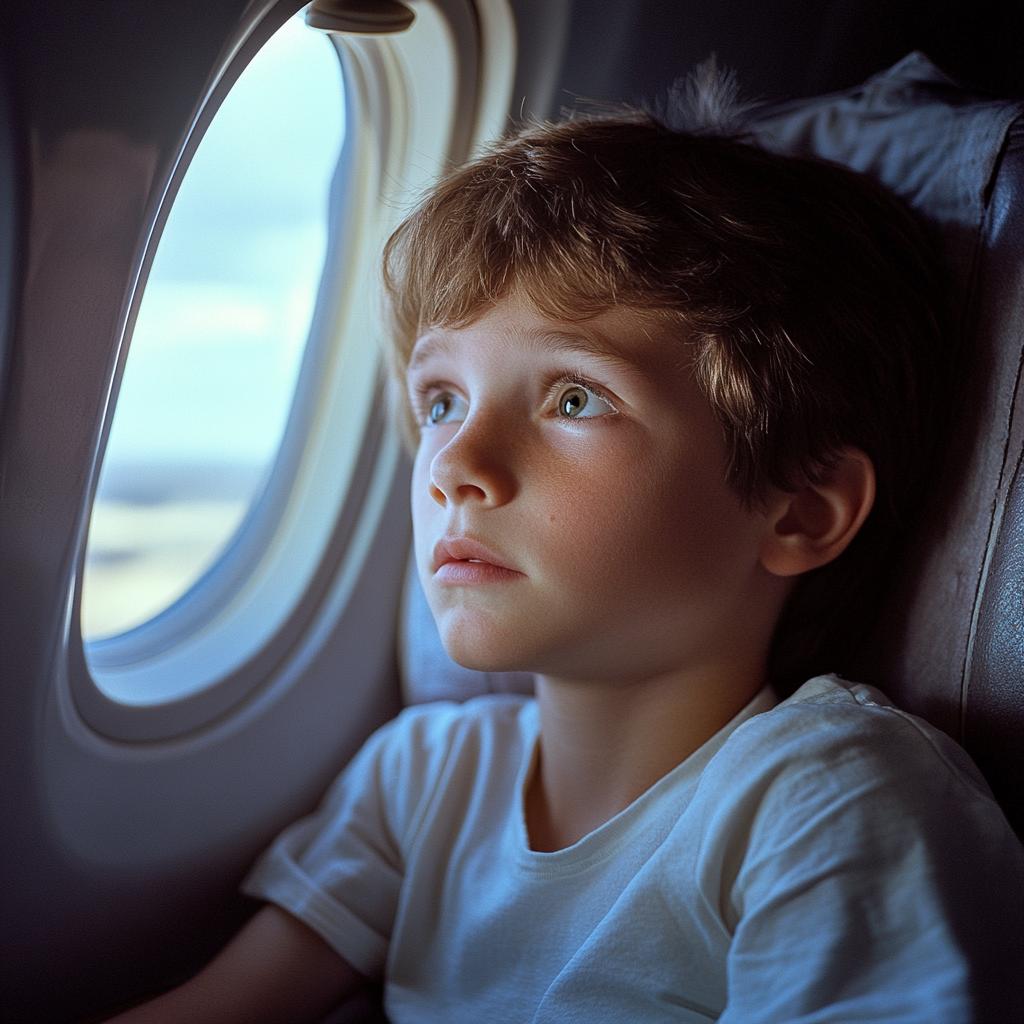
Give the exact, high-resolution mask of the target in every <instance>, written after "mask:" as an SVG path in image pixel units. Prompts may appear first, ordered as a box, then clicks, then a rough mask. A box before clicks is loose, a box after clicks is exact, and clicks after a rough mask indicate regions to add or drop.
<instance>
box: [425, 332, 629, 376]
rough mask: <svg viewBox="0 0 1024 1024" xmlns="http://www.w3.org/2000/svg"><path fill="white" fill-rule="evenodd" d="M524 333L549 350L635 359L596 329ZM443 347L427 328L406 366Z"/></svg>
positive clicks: (441, 336)
mask: <svg viewBox="0 0 1024 1024" xmlns="http://www.w3.org/2000/svg"><path fill="white" fill-rule="evenodd" d="M527 337H528V338H529V339H530V340H531V341H533V342H535V343H537V344H538V346H539V347H541V348H544V349H547V350H549V351H551V350H553V351H555V352H564V353H567V354H569V353H586V354H587V355H596V356H602V357H604V358H608V359H613V360H615V361H616V362H620V363H627V364H630V365H633V366H636V363H635V362H634V361H633V360H632V359H630V358H629V355H628V354H627V353H626V352H624V351H623V349H622V348H621V347H620V346H618V345H616V344H615V343H614V342H613V341H612V340H611V339H610V338H607V337H605V336H604V335H603V334H602V333H601V332H598V331H593V332H591V331H582V330H580V331H572V330H559V329H557V328H553V329H551V328H535V329H532V330H530V331H529V332H527ZM446 348H448V338H447V337H446V336H445V334H444V333H441V332H428V333H427V334H424V335H422V336H421V337H420V338H419V339H418V340H417V342H416V344H415V345H414V346H413V350H412V354H411V355H410V357H409V364H408V369H409V370H414V369H415V368H416V367H417V366H418V365H419V364H420V363H423V362H426V361H427V360H429V359H430V358H431V357H432V356H434V355H437V354H439V353H443V352H444V350H445V349H446Z"/></svg>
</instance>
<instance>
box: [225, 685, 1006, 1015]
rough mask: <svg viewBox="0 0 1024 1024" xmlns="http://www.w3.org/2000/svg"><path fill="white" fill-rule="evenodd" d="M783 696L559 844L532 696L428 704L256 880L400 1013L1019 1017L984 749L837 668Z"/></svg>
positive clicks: (370, 756)
mask: <svg viewBox="0 0 1024 1024" xmlns="http://www.w3.org/2000/svg"><path fill="white" fill-rule="evenodd" d="M774 704H775V698H774V697H773V696H772V694H771V692H770V691H769V690H767V689H766V690H764V691H762V692H761V693H760V694H759V695H758V696H757V697H756V698H755V699H754V700H753V701H752V702H751V704H750V705H748V706H747V707H746V708H745V709H744V710H743V711H742V712H741V713H740V714H739V715H737V716H736V718H735V719H733V721H732V722H730V723H729V724H728V725H727V726H726V727H725V728H724V729H722V730H721V731H720V732H719V733H717V734H716V735H715V736H714V737H712V738H711V739H710V740H708V742H707V743H705V744H704V745H703V746H702V747H701V748H700V749H699V750H697V751H696V752H695V753H694V754H692V755H691V756H690V757H688V758H687V759H686V760H685V761H684V762H683V763H682V764H680V765H679V766H678V767H677V768H675V769H674V770H673V771H671V772H670V773H669V774H668V775H666V776H665V777H664V778H662V779H661V780H660V781H659V782H657V783H656V784H655V785H654V786H652V787H651V788H650V789H649V790H648V791H647V792H646V793H644V794H643V796H641V797H640V798H639V799H638V800H636V801H635V802H634V803H633V804H631V805H630V806H629V807H628V808H626V810H624V811H623V812H622V813H621V814H619V815H617V816H616V817H615V818H613V819H612V820H611V821H609V822H607V823H606V824H604V825H602V826H601V827H600V828H598V829H596V830H595V831H594V832H591V833H590V834H589V835H587V836H585V837H584V838H583V839H581V840H580V841H579V842H578V843H576V844H575V845H574V846H572V847H569V848H568V849H564V850H559V851H557V852H554V853H539V852H536V851H533V850H531V849H529V846H528V840H527V834H526V828H525V824H524V816H523V801H522V794H523V789H524V785H525V783H526V781H527V779H528V776H529V772H530V770H531V767H532V764H533V761H534V752H535V749H536V740H537V734H538V716H537V709H536V705H535V703H534V702H533V701H532V700H531V699H529V698H523V697H513V696H490V697H481V698H477V699H475V700H472V701H469V702H467V703H466V704H462V705H455V704H447V703H443V704H434V705H427V706H421V707H414V708H409V709H407V710H406V711H404V712H403V713H402V714H401V715H399V717H398V718H397V719H396V720H395V721H393V722H391V723H390V724H388V725H387V726H385V727H384V728H383V729H381V730H380V731H379V732H377V733H376V734H375V735H374V736H372V737H371V738H370V739H369V740H368V741H367V743H366V745H365V746H364V747H363V749H362V751H361V752H360V753H359V754H358V755H357V757H356V758H355V759H354V760H353V762H352V763H351V765H349V767H348V768H347V769H346V770H345V771H344V772H343V773H342V775H341V776H340V777H339V779H338V780H337V782H336V783H335V784H334V786H333V787H332V788H331V790H330V791H329V792H328V794H327V796H326V798H325V799H324V802H323V804H322V806H321V807H320V809H319V810H318V811H317V812H316V813H315V814H313V815H311V816H310V817H308V818H305V819H303V820H301V821H299V822H297V823H296V824H295V825H293V826H291V828H289V829H287V830H286V831H285V832H284V833H282V835H281V836H280V837H279V838H278V840H277V841H276V842H275V844H274V845H273V846H272V847H271V848H270V850H268V852H267V853H266V854H265V855H264V856H263V858H262V859H261V860H260V861H259V863H258V864H257V865H256V867H255V868H254V869H253V871H252V873H251V874H250V876H249V878H248V879H247V880H246V883H245V890H246V891H247V892H249V893H250V894H252V895H256V896H260V897H262V898H264V899H268V900H271V901H272V902H274V903H277V904H279V905H280V906H282V907H284V908H285V909H286V910H288V911H290V912H291V913H292V914H294V915H295V916H296V917H298V918H300V919H301V920H303V921H304V922H306V923H307V924H308V925H309V926H310V927H312V928H313V929H314V930H315V931H317V932H318V933H319V934H320V935H322V936H323V937H324V939H326V941H327V942H328V943H330V945H331V946H332V947H333V948H334V949H335V950H337V952H338V953H340V954H341V955H342V956H343V957H344V958H345V959H346V960H348V961H349V962H350V963H351V964H352V965H353V966H354V967H356V968H357V969H358V970H359V971H361V972H363V973H364V974H366V975H368V976H370V977H373V978H378V979H383V980H384V982H385V1008H386V1011H387V1014H388V1016H389V1018H390V1019H391V1020H392V1021H393V1022H395V1024H405V1022H422V1021H439V1022H441V1021H443V1022H446V1024H447V1022H453V1024H454V1022H462V1021H465V1022H467V1024H470V1022H471V1024H482V1022H488V1024H490V1022H504V1021H508V1022H530V1021H533V1022H537V1024H539V1022H542V1021H543V1022H559V1024H566V1022H575V1021H579V1022H581V1024H582V1022H587V1024H597V1022H606V1021H623V1022H636V1021H644V1022H647V1021H707V1020H715V1019H719V1020H721V1021H723V1022H730V1024H756V1022H762V1021H763V1022H768V1021H771V1022H779V1021H786V1022H797V1021H799V1022H801V1024H811V1022H815V1024H817V1022H839V1021H845V1022H858V1024H864V1022H867V1021H921V1022H922V1024H940V1022H946V1021H951V1022H952V1021H957V1022H960V1021H970V1020H974V1019H980V1020H989V1019H992V1020H1000V1021H1001V1020H1003V1019H1004V1017H1002V1016H1000V1017H991V1018H990V1017H988V1016H984V1015H981V1013H980V1011H978V1010H977V1006H979V1005H982V1006H988V1007H992V1006H999V1007H1001V1009H1000V1010H999V1011H998V1012H999V1013H1009V1012H1012V1013H1014V1014H1016V1012H1017V1011H1016V1010H1012V1011H1010V1010H1007V1007H1008V1006H1010V1004H1011V1003H1012V1000H1013V998H1015V997H1014V996H1013V995H1012V994H1010V995H1006V994H1005V992H1004V993H1000V992H993V991H989V990H990V989H992V986H993V984H995V985H996V987H997V988H998V987H999V984H1000V983H1001V984H1002V988H1003V989H1004V990H1005V989H1012V988H1013V987H1014V986H1016V985H1017V984H1018V982H1017V981H1016V980H1014V981H1012V982H1010V983H1009V984H1008V983H1007V978H1008V977H1009V978H1017V979H1021V980H1022V982H1024V970H1021V971H1020V973H1019V974H1018V973H1016V971H1017V968H1018V967H1021V968H1024V951H1022V948H1021V946H1022V941H1024V940H1022V923H1021V919H1022V917H1024V851H1022V848H1021V846H1020V844H1019V842H1018V841H1017V839H1016V837H1015V836H1014V835H1013V833H1012V832H1011V831H1010V829H1009V826H1008V825H1007V823H1006V820H1005V818H1004V817H1003V815H1002V813H1001V812H1000V811H999V809H998V807H997V806H996V804H995V803H994V801H993V800H992V797H991V795H990V793H989V790H988V787H987V785H986V784H985V782H984V780H983V779H982V777H981V776H980V774H979V773H978V771H977V769H976V768H975V767H974V765H973V763H972V762H971V761H970V759H969V758H968V757H967V755H966V754H965V753H964V752H963V751H962V750H961V749H960V747H958V746H957V745H956V744H955V743H953V742H952V741H951V740H949V739H948V738H947V737H946V736H944V735H943V734H942V733H940V732H938V731H937V730H935V729H933V728H932V727H930V726H929V725H927V724H926V723H925V722H922V721H921V720H920V719H917V718H915V717H913V716H912V715H908V714H906V713H904V712H902V711H900V710H898V709H897V708H895V707H893V706H892V704H891V703H890V702H889V701H888V700H887V699H886V698H885V697H884V696H883V695H882V694H880V693H879V692H878V691H877V690H874V689H872V688H871V687H867V686H861V685H854V684H850V683H846V682H844V681H842V680H840V679H837V678H836V677H832V676H822V677H819V678H816V679H812V680H811V681H810V682H808V683H806V684H804V686H802V687H801V688H800V689H799V690H798V691H797V693H796V694H794V696H792V697H791V698H789V699H788V700H786V701H784V702H783V703H781V704H779V705H778V706H776V707H773V705H774ZM1008 971H1009V972H1014V973H1011V974H1009V975H1008V974H1007V972H1008ZM979 986H981V987H982V988H984V989H985V990H986V991H984V992H982V994H981V995H980V996H979V992H978V989H979ZM993 1000H995V1002H993ZM999 1000H1002V1002H999ZM1007 1000H1009V1002H1008V1001H1007ZM987 1012H996V1011H992V1010H989V1011H987ZM1005 1019H1006V1020H1009V1019H1011V1018H1010V1017H1005ZM1012 1019H1017V1017H1016V1016H1014V1017H1013V1018H1012Z"/></svg>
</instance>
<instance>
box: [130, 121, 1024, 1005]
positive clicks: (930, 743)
mask: <svg viewBox="0 0 1024 1024" xmlns="http://www.w3.org/2000/svg"><path fill="white" fill-rule="evenodd" d="M922 252H923V247H922V245H921V243H920V240H919V238H918V234H917V232H916V230H915V227H914V225H913V223H912V222H911V220H910V219H909V217H908V215H907V214H906V213H905V212H904V211H903V210H902V208H901V207H900V206H899V204H898V203H897V202H896V201H895V200H894V199H892V198H891V197H890V196H888V195H887V194H886V193H885V192H884V191H883V190H881V189H880V188H878V187H876V186H874V185H872V184H871V183H870V182H868V181H866V180H865V179H862V178H860V177H858V176H856V175H854V174H853V173H850V172H847V171H844V170H841V169H839V168H836V167H833V166H830V165H825V164H820V163H814V162H809V161H802V160H796V159H787V158H781V157H777V156H771V155H768V154H766V153H764V152H761V151H759V150H757V149H755V148H753V147H750V146H747V145H744V144H742V143H740V142H737V141H734V140H731V139H726V138H720V137H713V136H699V135H687V134H681V133H677V132H674V131H670V130H669V129H667V128H665V127H663V126H661V125H660V124H659V123H657V122H655V121H654V120H653V119H649V118H646V117H642V116H637V117H633V118H620V119H609V120H597V121H582V122H567V123H562V124H557V125H548V126H544V127H539V128H534V129H531V130H528V131H526V132H524V133H522V134H521V135H520V136H518V137H516V138H514V139H512V140H510V141H508V142H505V143H502V144H501V145H499V146H497V147H495V148H494V150H493V151H492V152H491V153H490V154H488V155H487V156H485V157H483V158H482V159H480V160H478V161H477V162H475V163H474V164H471V165H470V166H468V167H466V168H464V169H462V170H460V171H458V172H456V173H454V174H453V175H452V176H451V177H449V178H448V179H447V180H446V181H444V182H442V183H441V184H440V185H439V186H438V187H437V188H436V189H435V190H434V191H433V192H432V193H431V194H430V195H429V196H428V197H427V199H426V200H425V202H424V203H423V204H421V206H420V207H419V209H418V210H417V211H416V213H415V214H414V215H413V216H412V217H411V218H410V219H409V220H407V221H406V222H405V223H404V224H403V225H402V226H401V227H400V228H399V229H398V231H397V232H396V233H395V235H394V236H393V238H392V239H391V241H390V242H389V245H388V248H387V251H386V256H385V278H386V285H387V289H388V295H389V301H390V314H391V318H392V332H391V333H392V339H393V350H392V359H393V366H394V371H395V376H396V378H398V379H400V380H402V381H403V382H405V384H406V385H407V396H408V397H407V400H406V401H405V402H404V407H405V415H406V418H407V420H408V425H409V428H410V432H411V434H412V437H413V443H414V444H415V446H416V462H415V469H414V475H413V485H412V502H413V516H414V523H415V538H416V558H417V563H418V566H419V571H420V577H421V579H422V582H423V586H424V588H425V591H426V594H427V598H428V600H429V602H430V605H431V608H432V611H433V613H434V616H435V618H436V620H437V624H438V628H439V630H440V634H441V637H442V639H443V641H444V644H445V647H446V648H447V650H448V651H449V653H450V654H451V655H452V657H453V658H454V659H455V660H456V661H458V662H459V663H461V664H463V665H466V666H468V667H471V668H477V669H485V670H526V671H530V672H534V673H537V697H536V700H535V701H534V700H529V699H526V698H519V697H511V696H494V697H485V698H478V699H477V700H474V701H470V702H468V703H467V704H465V705H462V706H456V705H451V704H440V705H433V706H422V707H416V708H411V709H408V710H407V711H405V712H404V713H403V714H402V715H400V716H399V718H398V719H397V720H396V721H394V722H392V723H391V724H389V725H388V726H386V727H385V728H384V729H382V730H380V731H379V732H378V733H377V734H376V735H375V736H373V737H371V739H370V740H369V741H368V742H367V744H366V745H365V747H364V748H363V750H362V752H361V753H360V754H359V755H358V756H357V757H356V759H355V760H354V761H353V763H352V764H351V765H350V766H349V767H348V769H346V771H345V772H344V773H343V774H342V776H341V777H340V778H339V780H338V782H337V783H336V784H335V786H334V787H333V788H332V790H331V791H330V792H329V794H328V796H327V798H326V799H325V802H324V804H323V805H322V807H321V809H320V810H319V811H318V812H317V813H316V814H315V815H313V816H311V817H310V818H308V819H305V820H303V821H301V822H299V823H297V824H296V825H294V826H292V828H290V829H289V830H287V831H286V832H285V833H284V834H283V835H282V836H281V838H280V839H279V840H278V841H277V843H276V844H275V845H274V847H272V849H271V850H270V851H269V852H268V853H267V854H266V855H265V857H264V858H263V859H262V860H261V862H260V863H259V864H258V865H257V867H256V868H255V869H254V871H253V873H252V874H251V875H250V877H249V879H248V881H247V883H246V888H247V891H249V892H250V893H253V894H255V895H259V896H262V897H264V898H266V899H267V900H269V901H270V905H269V906H268V907H267V908H265V909H264V910H263V911H261V912H260V913H259V914H257V916H256V917H255V918H254V919H253V921H252V922H250V924H249V925H248V926H247V927H246V928H245V929H243V931H242V932H241V933H240V934H239V936H238V937H236V939H235V940H234V941H233V942H232V943H231V944H230V945H229V946H228V947H227V949H226V950H225V951H224V952H223V953H222V954H221V955H220V956H219V957H218V958H217V959H216V960H215V961H214V962H213V963H212V964H211V965H210V966H209V967H207V968H206V969H205V970H204V971H203V972H201V973H200V974H199V975H198V976H197V977H196V978H194V979H193V980H192V981H190V982H189V983H187V984H186V985H184V986H182V987H181V988H180V989H177V990H175V991H174V992H172V993H169V994H168V995H166V996H163V997H161V998H160V999H158V1000H156V1001H155V1002H153V1003H151V1004H148V1005H147V1006H144V1007H140V1008H138V1009H136V1010H134V1011H131V1012H129V1013H127V1014H125V1015H123V1016H122V1017H119V1018H117V1020H118V1021H121V1022H123V1024H127V1022H136V1024H137V1022H144V1021H154V1022H155V1021H190V1022H202V1021H211V1022H213V1021H215V1022H218V1024H228V1022H231V1021H247V1022H252V1021H268V1022H274V1024H281V1022H284V1021H305V1020H316V1019H317V1018H318V1015H321V1014H323V1013H324V1012H326V1011H327V1010H328V1009H329V1008H330V1007H331V1006H332V1005H334V1004H335V1003H336V1002H337V1001H338V1000H339V999H341V998H342V997H343V996H344V995H345V994H346V993H347V992H349V991H351V990H352V989H353V988H354V986H355V985H356V984H357V983H358V982H359V980H360V978H361V977H362V976H368V977H371V978H374V979H377V980H380V981H383V983H384V985H385V1005H386V1010H387V1012H388V1015H389V1017H390V1018H391V1019H392V1020H393V1021H394V1022H396V1024H397V1022H405V1021H427V1020H432V1021H446V1022H447V1021H467V1022H470V1021H471V1022H481V1021H509V1022H512V1021H537V1022H540V1021H587V1022H591V1021H593V1022H597V1021H661V1020H666V1021H667V1020H673V1021H706V1020H715V1019H719V1020H721V1021H729V1022H734V1024H739V1022H742V1024H750V1022H754V1021H806V1022H811V1021H814V1022H824V1021H880V1020H890V1021H897V1020H898V1021H922V1022H925V1021H927V1022H928V1024H937V1022H943V1021H969V1020H975V1019H977V1020H998V1021H1008V1020H1017V1019H1022V1009H1021V991H1022V986H1021V985H1020V978H1021V977H1024V972H1019V968H1020V966H1021V937H1022V924H1021V917H1022V915H1021V908H1022V906H1024V902H1022V896H1024V856H1022V851H1021V847H1020V844H1019V843H1018V842H1017V840H1016V838H1015V837H1014V836H1013V834H1012V832H1011V831H1010V829H1009V827H1008V825H1007V824H1006V821H1005V819H1004V818H1003V817H1002V815H1001V813H1000V811H999V809H998V807H997V806H996V805H995V803H994V802H993V801H992V799H991V796H990V794H989V791H988V789H987V787H986V785H985V783H984V781H983V780H982V778H981V777H980V775H979V774H978V772H977V770H976V769H975V768H974V766H973V765H972V764H971V762H970V760H969V759H968V758H967V756H966V755H965V754H964V753H963V751H962V750H961V749H960V748H959V747H958V746H957V745H956V744H955V743H953V742H952V741H950V740H949V739H948V738H946V737H945V736H944V735H942V734H941V733H939V732H937V731H936V730H935V729H932V728H931V727H930V726H928V725H927V724H926V723H924V722H922V721H920V720H918V719H916V718H914V717H913V716H911V715H907V714H905V713H903V712H901V711H899V710H897V709H896V708H894V707H893V706H892V705H891V704H890V703H889V702H888V701H887V700H886V699H885V698H884V697H883V696H882V695H881V694H880V693H879V692H878V691H876V690H873V689H872V688H870V687H868V686H863V685H856V684H853V683H849V682H846V681H844V680H842V679H840V678H838V677H836V676H832V675H825V676H821V675H819V676H817V677H816V678H811V679H810V681H809V682H804V683H803V685H801V686H799V689H797V690H796V692H795V693H793V694H792V696H790V697H789V698H788V699H786V700H784V701H782V702H781V703H780V702H779V697H778V695H777V692H776V690H774V689H773V687H772V686H771V685H770V683H771V682H774V683H775V684H776V685H777V686H779V687H781V688H783V691H785V690H786V689H787V688H788V689H792V688H793V686H794V685H795V683H796V682H797V681H799V682H803V680H806V679H807V677H808V676H813V675H814V674H815V673H817V672H819V671H821V670H822V669H828V668H831V667H833V666H832V664H829V661H828V660H826V659H833V658H837V657H840V654H839V653H837V651H838V650H839V648H835V647H833V648H829V647H828V646H827V644H826V643H825V640H824V639H823V638H825V637H832V638H835V637H837V636H842V635H843V632H844V627H845V625H846V624H848V623H854V624H856V623H859V622H860V621H861V620H862V612H863V607H864V605H865V604H866V603H867V602H868V601H869V599H870V594H871V592H872V591H871V583H872V580H873V574H874V573H875V571H876V570H877V568H878V566H879V565H881V564H883V563H884V562H885V561H886V560H887V558H888V557H889V555H890V554H891V545H892V543H893V539H894V538H895V537H896V535H897V529H898V528H899V527H900V526H901V525H902V523H904V522H905V521H906V517H907V515H908V512H909V510H910V509H911V508H912V507H913V504H914V502H915V501H916V500H917V499H918V496H919V494H920V492H921V488H922V485H923V484H924V482H925V481H926V480H927V477H928V474H929V471H930V465H931V463H930V458H929V454H928V448H929V444H931V440H930V439H931V438H932V436H933V435H935V434H936V433H938V429H937V428H938V409H939V408H940V405H941V383H940V382H941V380H942V377H943V372H944V371H943V365H944V361H945V354H944V351H943V348H942V341H941V334H940V331H939V327H938V324H937V320H936V316H935V314H934V310H936V309H938V308H939V304H940V303H939V296H938V292H937V287H936V284H935V281H934V279H933V275H932V272H931V269H930V265H929V263H928V261H927V259H926V258H925V257H924V256H923V255H922ZM869 513H870V518H869ZM844 620H845V622H844ZM847 632H850V631H849V630H847ZM851 635H853V634H852V633H851ZM823 661H824V664H823ZM801 674H802V675H801Z"/></svg>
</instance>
